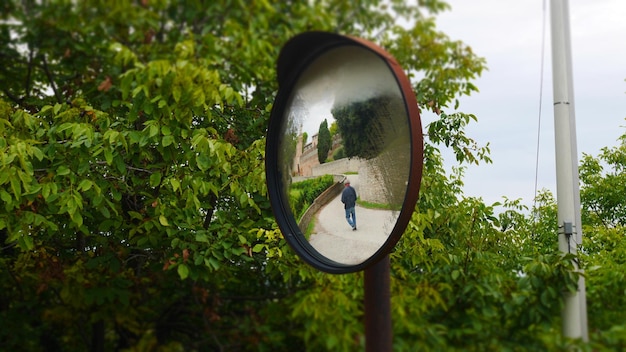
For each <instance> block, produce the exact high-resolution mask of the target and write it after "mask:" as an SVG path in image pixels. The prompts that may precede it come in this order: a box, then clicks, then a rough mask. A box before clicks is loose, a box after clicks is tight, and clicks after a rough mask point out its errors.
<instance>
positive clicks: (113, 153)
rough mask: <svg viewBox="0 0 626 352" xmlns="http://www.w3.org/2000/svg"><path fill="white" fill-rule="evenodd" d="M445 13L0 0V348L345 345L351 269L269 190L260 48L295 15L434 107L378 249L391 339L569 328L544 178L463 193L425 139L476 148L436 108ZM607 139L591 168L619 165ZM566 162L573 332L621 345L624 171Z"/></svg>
mask: <svg viewBox="0 0 626 352" xmlns="http://www.w3.org/2000/svg"><path fill="white" fill-rule="evenodd" d="M446 9H447V5H446V4H445V3H444V2H442V1H439V0H429V1H421V0H420V1H418V2H412V3H410V4H409V3H408V2H406V3H405V1H401V0H391V1H384V2H379V1H376V0H364V1H357V2H347V1H340V0H336V1H335V0H328V1H319V2H310V1H276V2H270V1H262V0H257V1H249V2H242V1H231V0H219V1H188V2H185V3H184V6H183V5H181V4H180V3H179V2H176V1H170V0H137V1H115V2H109V1H99V0H86V1H66V0H56V1H31V0H27V1H17V0H8V1H4V2H2V4H0V59H1V62H2V65H0V81H1V82H2V87H0V199H1V200H2V202H1V206H0V241H1V247H0V292H1V293H0V341H1V345H2V349H6V350H20V351H43V350H46V351H85V350H90V351H105V350H106V351H109V350H124V351H147V350H159V351H183V350H185V351H194V350H195V351H233V350H239V351H288V350H289V351H292V350H312V351H318V350H332V351H358V350H361V349H362V348H363V339H364V336H363V322H362V318H363V304H362V298H363V275H362V273H356V274H350V275H328V274H323V273H320V272H317V271H315V270H314V269H312V268H310V267H309V266H307V265H306V264H304V263H303V262H301V261H300V260H299V259H298V258H297V257H296V256H295V255H294V254H293V252H292V251H291V250H290V249H289V248H288V247H287V246H286V243H285V241H284V240H283V239H282V237H281V235H280V232H279V231H278V230H277V229H276V225H275V223H274V221H273V219H272V214H271V209H270V206H269V202H268V201H267V195H266V188H265V175H264V170H263V168H264V145H265V140H264V135H265V129H266V126H267V123H268V117H269V111H270V110H271V104H272V101H273V97H274V94H275V92H276V90H277V86H276V83H275V82H276V79H275V69H274V65H275V60H276V58H277V55H278V51H279V49H280V47H281V45H282V44H284V43H285V42H286V41H287V40H288V38H290V37H291V36H292V35H294V34H296V33H299V32H302V31H305V30H312V29H315V30H328V31H333V32H340V33H346V34H352V35H360V36H363V37H365V38H368V39H371V40H373V41H374V42H376V43H378V44H380V45H381V46H383V47H384V48H386V49H387V50H389V51H390V52H391V53H392V54H393V55H394V56H395V57H396V58H397V60H398V61H399V62H400V63H402V65H403V67H404V68H405V70H406V71H407V72H409V74H410V78H411V79H412V84H413V87H414V90H415V92H416V96H417V99H418V102H419V103H420V106H421V108H422V109H424V110H430V111H432V112H434V113H436V114H437V116H438V119H436V120H435V121H434V122H433V123H432V124H430V125H429V126H427V127H426V130H427V131H428V138H429V140H428V143H427V146H426V154H425V156H426V157H425V173H424V180H423V186H422V191H421V194H420V200H419V204H418V206H417V207H416V209H415V212H414V214H413V218H412V220H411V223H410V225H409V228H408V229H407V231H406V233H405V235H404V236H403V237H402V240H401V241H400V242H399V243H398V246H397V247H396V250H395V251H394V252H393V253H392V255H391V263H392V290H393V292H392V309H393V319H394V320H393V324H394V334H395V338H394V346H395V348H396V349H397V350H399V351H415V350H463V351H467V350H476V351H484V350H516V351H519V350H560V349H564V348H565V347H567V346H568V345H571V344H573V343H576V342H572V341H567V340H566V339H564V338H562V336H561V335H560V330H559V327H560V317H559V309H560V304H561V301H560V293H561V292H562V291H563V290H566V289H571V288H572V284H573V282H575V277H574V274H573V273H572V271H571V268H570V267H569V265H568V263H569V262H570V261H569V258H565V260H563V258H561V257H560V255H559V254H558V253H556V215H555V214H556V208H555V204H554V200H553V199H552V197H551V195H550V194H549V193H548V192H545V193H542V194H541V195H540V197H539V202H538V203H537V204H538V206H537V208H536V209H531V214H533V215H532V217H530V216H528V215H526V214H527V213H528V210H527V209H525V208H524V207H521V206H520V205H519V203H518V202H517V201H509V200H506V201H505V202H504V204H501V205H498V204H494V205H486V204H484V203H483V202H482V200H481V199H475V198H467V197H465V196H464V195H463V191H462V186H463V183H462V169H456V171H454V172H452V173H451V174H450V173H447V172H446V171H445V168H444V167H443V160H442V159H441V156H440V154H439V152H438V150H437V148H438V147H440V146H445V147H449V148H451V149H452V151H453V152H454V153H455V156H456V159H457V161H458V162H460V163H466V162H472V163H478V162H480V161H487V162H488V161H489V156H488V152H489V149H488V147H487V146H482V147H481V146H479V145H477V144H476V142H475V141H474V140H472V139H471V138H470V137H469V136H467V135H466V134H465V127H466V126H467V125H468V124H469V123H471V122H472V121H474V120H476V117H475V116H473V115H471V114H467V113H462V112H458V111H455V110H456V108H457V107H458V98H459V96H461V95H464V94H465V95H467V94H471V93H473V92H475V91H476V87H474V86H473V84H472V80H474V79H475V78H476V77H477V76H478V75H480V74H481V72H482V70H483V69H484V68H485V62H484V60H483V59H481V58H479V57H477V56H476V55H475V54H474V53H473V52H472V51H471V49H470V48H469V47H467V46H465V45H464V44H463V43H462V42H459V41H454V40H451V39H450V38H448V37H447V36H446V35H445V34H443V33H441V32H439V31H438V30H437V28H436V25H435V19H434V17H433V16H435V15H436V14H437V13H439V12H440V11H443V10H446ZM400 18H402V20H403V23H406V25H405V27H401V26H399V25H397V23H399V21H398V20H399V19H400ZM612 152H613V151H611V153H609V154H607V155H613V154H612ZM620 153H621V154H620ZM623 155H624V154H623V151H621V150H616V151H615V154H614V156H615V163H613V164H611V160H613V159H606V161H608V162H609V164H610V165H616V166H617V165H619V167H623V164H624V163H623V160H626V159H625V158H624V157H623ZM602 158H603V157H601V158H600V160H601V161H602V160H604V159H602ZM583 165H584V166H583V170H582V171H583V172H582V175H584V176H583V177H581V180H582V181H583V182H584V183H585V187H584V189H583V195H582V199H583V203H584V204H585V206H586V207H588V208H587V209H586V210H589V211H590V212H589V213H585V218H586V219H588V220H589V219H591V220H589V227H588V228H585V234H586V236H587V237H586V239H587V240H586V241H585V243H584V249H585V251H584V256H583V257H582V258H581V259H582V262H583V264H584V267H585V269H586V273H587V275H588V281H587V282H588V294H589V297H590V302H591V299H593V300H594V301H593V302H591V304H590V305H589V316H590V317H591V319H590V327H591V329H590V330H591V331H592V340H593V341H594V342H593V343H592V344H591V346H592V347H593V348H595V349H597V350H602V349H603V348H604V349H611V348H613V349H620V347H621V348H623V347H624V344H625V341H624V337H623V336H624V331H625V329H626V327H625V325H624V316H623V313H621V312H624V311H626V309H624V304H625V303H626V302H624V300H623V299H620V297H622V296H623V292H624V289H625V287H624V285H625V284H624V280H622V278H623V277H622V276H623V275H622V274H620V273H623V272H624V267H623V266H624V260H623V258H624V253H626V252H624V249H625V248H626V247H625V243H624V231H623V227H622V224H623V223H622V222H620V221H621V220H623V219H621V220H620V216H621V215H620V214H619V209H620V208H619V207H614V206H613V205H614V204H615V203H611V202H613V201H615V200H618V196H617V195H615V196H614V197H613V198H612V199H605V195H606V194H607V193H606V192H609V191H613V189H612V188H613V187H616V186H622V185H623V184H624V183H620V184H614V182H616V181H614V177H613V175H612V173H610V172H609V173H605V172H603V170H601V169H599V168H598V167H597V166H595V163H594V162H593V158H591V157H590V158H589V159H588V160H586V161H585V162H584V163H583ZM598 165H603V162H599V163H598ZM616 170H617V171H619V170H622V169H616ZM618 176H621V173H619V172H617V173H616V175H615V177H618ZM616 194H617V193H616ZM590 204H592V205H590ZM619 204H621V203H619ZM496 207H497V209H499V210H498V212H496ZM611 209H616V211H613V212H611ZM500 210H502V211H500ZM600 215H601V216H600ZM620 275H622V276H620ZM608 303H610V304H608ZM606 304H608V305H606ZM581 346H582V344H581ZM582 347H589V346H582Z"/></svg>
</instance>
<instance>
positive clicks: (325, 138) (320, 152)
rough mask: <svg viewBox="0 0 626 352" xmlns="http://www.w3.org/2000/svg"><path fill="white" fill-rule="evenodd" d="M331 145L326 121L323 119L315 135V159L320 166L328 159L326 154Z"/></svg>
mask: <svg viewBox="0 0 626 352" xmlns="http://www.w3.org/2000/svg"><path fill="white" fill-rule="evenodd" d="M332 143H333V142H332V140H331V139H330V131H329V130H328V121H326V119H324V121H322V123H320V128H319V131H318V133H317V159H318V160H319V162H320V164H323V163H325V162H326V159H328V152H329V151H330V148H331V146H332Z"/></svg>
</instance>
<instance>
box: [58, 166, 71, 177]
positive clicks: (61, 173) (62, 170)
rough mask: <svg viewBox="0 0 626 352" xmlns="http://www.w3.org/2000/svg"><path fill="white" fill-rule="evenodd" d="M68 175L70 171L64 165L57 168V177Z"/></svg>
mask: <svg viewBox="0 0 626 352" xmlns="http://www.w3.org/2000/svg"><path fill="white" fill-rule="evenodd" d="M69 173H70V169H68V168H67V166H65V165H61V166H59V167H58V168H57V175H59V176H65V175H69Z"/></svg>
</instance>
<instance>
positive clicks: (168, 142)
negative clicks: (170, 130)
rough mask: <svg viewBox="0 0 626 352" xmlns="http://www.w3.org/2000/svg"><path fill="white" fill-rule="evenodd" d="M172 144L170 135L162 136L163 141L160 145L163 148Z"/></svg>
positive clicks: (172, 140) (172, 139) (172, 138)
mask: <svg viewBox="0 0 626 352" xmlns="http://www.w3.org/2000/svg"><path fill="white" fill-rule="evenodd" d="M172 143H174V136H171V135H167V136H164V137H163V140H162V141H161V144H162V145H163V146H164V147H167V146H169V145H171V144H172Z"/></svg>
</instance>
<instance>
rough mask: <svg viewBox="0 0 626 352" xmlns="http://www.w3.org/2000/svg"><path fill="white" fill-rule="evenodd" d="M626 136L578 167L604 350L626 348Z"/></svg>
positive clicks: (592, 314) (590, 289)
mask: <svg viewBox="0 0 626 352" xmlns="http://www.w3.org/2000/svg"><path fill="white" fill-rule="evenodd" d="M624 170H626V134H624V135H622V136H620V138H619V139H618V144H617V145H616V146H613V147H605V148H602V149H601V151H600V153H599V154H598V155H597V156H591V155H588V154H584V155H583V158H582V161H581V163H580V167H579V175H580V181H581V189H580V197H581V204H582V218H583V248H584V250H583V253H584V263H585V268H586V277H587V280H586V284H587V304H588V310H589V312H588V316H589V328H590V331H593V332H595V333H596V336H594V340H595V342H596V343H597V345H598V346H600V347H601V348H602V347H604V346H611V348H612V349H614V350H620V349H623V348H626V338H625V337H624V336H626V335H625V334H624V331H626V324H624V321H626V316H625V314H624V309H623V307H624V306H626V299H624V295H623V294H622V292H624V290H626V284H625V282H626V281H625V280H624V270H626V236H624V235H625V234H626V202H625V201H624V191H626V188H625V187H626V186H625V184H624V182H626V179H625V176H624Z"/></svg>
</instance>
